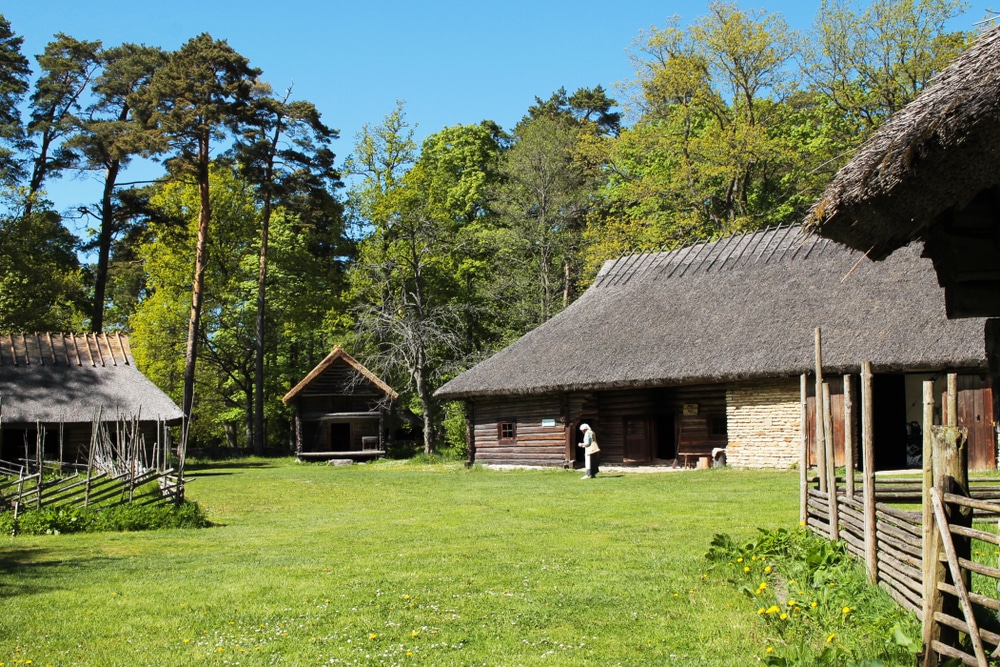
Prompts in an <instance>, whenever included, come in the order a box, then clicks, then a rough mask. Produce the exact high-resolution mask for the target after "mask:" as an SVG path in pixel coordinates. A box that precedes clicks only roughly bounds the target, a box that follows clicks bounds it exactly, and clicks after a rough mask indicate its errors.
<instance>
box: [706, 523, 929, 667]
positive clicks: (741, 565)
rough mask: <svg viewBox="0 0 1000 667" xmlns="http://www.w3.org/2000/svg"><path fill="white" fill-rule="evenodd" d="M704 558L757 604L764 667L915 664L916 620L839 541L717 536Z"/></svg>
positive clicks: (796, 534)
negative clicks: (763, 628)
mask: <svg viewBox="0 0 1000 667" xmlns="http://www.w3.org/2000/svg"><path fill="white" fill-rule="evenodd" d="M706 558H707V559H708V560H709V561H711V562H712V563H713V565H712V569H716V570H721V571H722V572H723V573H725V576H726V577H727V579H728V581H730V582H731V583H732V584H733V585H734V586H735V587H736V588H737V589H738V590H739V591H740V592H742V593H743V594H745V595H747V596H749V597H751V598H752V599H754V600H756V601H758V602H757V604H758V605H759V608H758V612H757V613H758V614H759V615H760V616H761V617H762V618H763V619H764V621H765V623H766V624H767V628H768V645H767V646H766V647H765V658H764V664H766V665H772V666H776V667H788V666H791V665H796V666H798V667H803V666H807V665H845V666H846V667H861V666H865V667H882V666H888V665H912V664H913V661H914V657H913V656H914V653H915V652H916V650H917V649H918V648H919V645H918V642H916V641H914V640H912V639H911V637H919V634H920V628H919V624H918V623H917V620H916V618H915V617H914V616H913V615H912V614H910V613H908V612H906V611H905V610H903V609H901V608H900V607H899V606H897V605H896V603H895V602H894V601H893V600H892V598H890V597H889V595H888V594H887V593H886V592H885V591H883V590H882V589H881V588H879V587H878V586H872V585H870V584H869V583H868V580H867V577H866V575H865V573H864V571H863V569H862V567H861V566H860V565H859V564H858V563H856V562H855V561H854V560H853V559H851V558H850V557H849V556H848V554H847V550H846V548H845V546H844V544H843V543H842V542H831V541H829V540H827V539H825V538H823V537H819V536H817V535H814V534H812V533H810V532H809V531H807V530H805V529H796V530H785V529H778V530H770V531H765V530H761V531H760V535H759V536H758V538H757V540H755V541H752V542H748V543H745V544H738V543H736V542H735V541H734V540H733V539H732V538H731V537H729V536H728V535H716V536H715V538H714V539H713V540H712V544H711V547H710V548H709V550H708V553H707V554H706ZM861 628H864V629H865V631H864V632H859V631H858V630H859V629H861ZM845 636H846V637H850V638H851V639H850V640H848V641H845V640H844V639H843V638H844V637H845Z"/></svg>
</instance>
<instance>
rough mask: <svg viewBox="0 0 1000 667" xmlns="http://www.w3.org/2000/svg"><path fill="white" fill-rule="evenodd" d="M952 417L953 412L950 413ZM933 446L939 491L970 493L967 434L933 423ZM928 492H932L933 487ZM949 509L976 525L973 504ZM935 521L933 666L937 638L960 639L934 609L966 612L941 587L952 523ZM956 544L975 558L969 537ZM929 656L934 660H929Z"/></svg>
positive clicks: (963, 522) (952, 517)
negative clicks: (943, 540) (945, 538)
mask: <svg viewBox="0 0 1000 667" xmlns="http://www.w3.org/2000/svg"><path fill="white" fill-rule="evenodd" d="M950 419H951V415H949V420H950ZM931 446H932V453H931V465H932V469H933V472H934V488H935V489H936V491H937V493H938V494H939V495H940V496H941V497H944V494H946V493H954V494H956V495H962V496H968V495H969V466H968V463H969V458H968V448H967V447H966V439H965V434H964V433H962V432H961V431H959V429H958V428H956V427H954V426H933V427H931ZM928 494H930V490H929V489H928ZM946 510H947V520H948V522H949V523H950V524H952V525H958V526H964V527H966V528H969V527H971V526H972V509H971V508H956V507H954V506H948V507H947V508H946ZM934 523H935V530H934V532H933V540H932V542H931V545H932V546H931V550H930V554H929V556H930V563H929V565H930V568H927V565H928V564H926V563H925V579H924V581H928V580H930V582H931V585H932V586H933V589H932V591H931V599H930V600H929V604H926V606H927V607H928V608H927V612H928V613H927V614H925V616H924V618H925V624H924V625H925V627H924V629H925V631H927V623H926V621H930V629H929V632H928V636H925V639H926V642H925V645H924V649H925V651H926V655H925V658H924V665H925V666H926V667H932V666H933V665H936V664H937V662H936V659H935V658H936V655H937V651H935V650H934V649H933V647H932V643H933V642H934V641H939V642H941V643H942V644H945V645H949V646H953V645H955V644H956V643H957V641H958V631H957V630H955V629H954V628H951V627H949V626H947V625H944V624H940V623H935V622H934V613H935V612H936V611H940V612H941V613H943V614H947V615H949V616H955V617H960V616H961V613H962V612H961V609H960V605H959V602H958V600H957V599H955V598H954V597H952V596H948V597H945V596H943V595H941V593H940V590H939V586H938V585H939V584H940V583H943V582H946V581H947V577H948V569H947V568H946V567H945V565H944V563H942V562H941V549H942V543H941V536H940V532H941V531H944V530H948V527H947V526H938V525H936V524H937V522H936V521H935V522H934ZM954 547H955V555H956V557H957V558H959V559H963V558H964V559H966V560H969V559H971V556H972V553H971V544H970V541H969V539H968V538H965V537H961V536H959V535H955V536H954ZM929 659H930V660H932V661H930V662H929V661H928V660H929Z"/></svg>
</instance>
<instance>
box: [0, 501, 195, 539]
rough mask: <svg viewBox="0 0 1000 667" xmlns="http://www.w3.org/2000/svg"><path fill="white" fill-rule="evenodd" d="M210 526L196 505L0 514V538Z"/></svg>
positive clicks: (124, 505) (73, 508)
mask: <svg viewBox="0 0 1000 667" xmlns="http://www.w3.org/2000/svg"><path fill="white" fill-rule="evenodd" d="M210 525H211V522H210V521H209V520H208V515H207V514H206V513H205V510H203V509H202V508H201V507H200V506H199V505H198V503H196V502H187V501H185V502H184V503H182V504H181V505H179V506H174V505H137V504H132V503H126V504H123V505H115V506H112V507H98V508H83V507H52V508H44V509H42V510H28V511H26V512H23V513H21V514H20V515H19V516H18V517H17V518H16V519H15V518H14V512H13V510H7V511H5V512H0V534H4V535H60V534H67V533H103V532H124V531H138V530H160V529H167V528H206V527H208V526H210Z"/></svg>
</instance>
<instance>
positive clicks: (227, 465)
mask: <svg viewBox="0 0 1000 667" xmlns="http://www.w3.org/2000/svg"><path fill="white" fill-rule="evenodd" d="M274 467H275V466H274V464H273V463H268V462H267V461H204V462H199V463H189V464H187V465H186V466H185V471H188V472H198V471H201V470H220V469H221V470H262V469H264V468H274ZM199 474H201V475H206V476H207V475H210V474H212V475H232V474H233V473H231V472H230V473H224V472H217V473H203V472H200V473H199Z"/></svg>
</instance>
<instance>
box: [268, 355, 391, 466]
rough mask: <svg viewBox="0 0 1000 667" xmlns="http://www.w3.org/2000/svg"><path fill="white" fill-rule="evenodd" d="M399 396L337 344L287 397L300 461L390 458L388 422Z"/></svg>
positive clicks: (296, 452)
mask: <svg viewBox="0 0 1000 667" xmlns="http://www.w3.org/2000/svg"><path fill="white" fill-rule="evenodd" d="M397 396H398V395H397V394H396V392H395V391H393V389H392V388H391V387H389V386H388V385H387V384H385V383H384V382H382V380H380V379H379V378H378V377H376V376H375V374H374V373H372V372H371V371H369V370H368V369H367V368H365V367H364V366H363V365H362V364H361V363H360V362H359V361H358V360H357V359H355V358H354V357H352V356H351V355H350V354H348V353H347V352H345V351H344V349H343V348H341V347H340V346H339V345H338V346H335V347H334V348H333V350H332V351H331V352H330V354H328V355H326V358H325V359H323V361H321V362H319V364H318V365H317V366H316V368H314V369H312V371H311V372H310V373H309V374H308V375H307V376H306V377H304V378H303V379H302V381H301V382H299V383H298V384H297V385H295V386H294V387H293V388H292V390H291V391H289V392H288V393H287V394H285V396H284V398H283V399H282V401H283V402H284V403H285V405H291V406H293V407H294V410H295V415H294V418H293V424H294V429H295V454H296V455H297V456H298V457H299V458H300V459H338V458H340V459H348V458H349V459H362V460H364V459H372V458H377V457H380V456H383V455H384V454H385V428H386V423H385V422H386V418H387V416H388V415H389V412H390V410H391V408H392V403H393V401H395V400H396V398H397Z"/></svg>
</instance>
